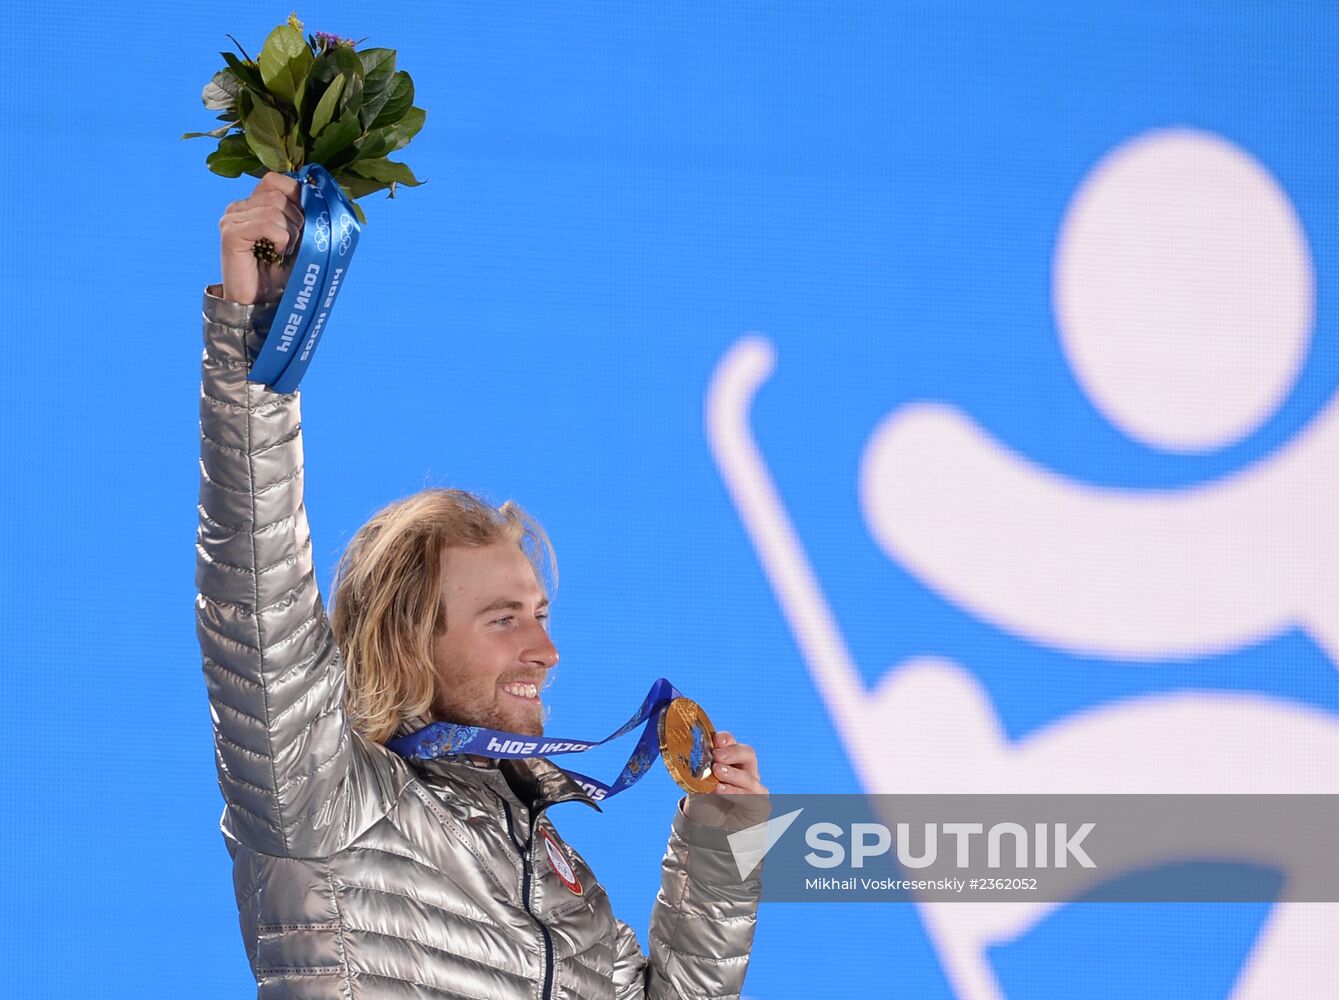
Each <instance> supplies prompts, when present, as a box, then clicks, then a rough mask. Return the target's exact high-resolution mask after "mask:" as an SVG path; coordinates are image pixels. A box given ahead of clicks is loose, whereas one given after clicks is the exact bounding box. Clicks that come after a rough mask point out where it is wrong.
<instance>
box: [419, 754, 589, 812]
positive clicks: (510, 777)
mask: <svg viewBox="0 0 1339 1000" xmlns="http://www.w3.org/2000/svg"><path fill="white" fill-rule="evenodd" d="M404 761H405V763H406V764H408V765H409V766H410V767H412V768H413V769H414V770H415V771H418V772H419V773H421V774H425V775H436V776H438V777H452V778H455V779H457V780H458V779H459V778H460V777H461V776H462V774H469V775H472V776H473V777H474V778H475V779H476V780H480V781H483V782H485V783H489V784H491V783H493V782H494V781H495V780H496V779H497V778H498V777H501V778H502V779H503V781H505V782H506V785H507V787H508V788H509V789H510V790H511V792H512V794H513V795H515V796H516V798H517V799H518V800H519V801H520V803H521V804H522V805H524V806H525V807H526V809H528V810H529V811H530V812H531V813H532V814H538V813H540V812H543V811H544V810H545V809H547V808H548V807H549V806H552V805H557V804H558V803H559V802H581V803H584V804H585V805H588V806H590V807H591V808H593V809H595V810H596V811H597V812H602V811H603V810H601V809H600V807H599V805H598V804H597V803H596V802H595V800H594V799H592V798H591V797H590V796H589V795H587V794H586V792H585V790H584V789H582V787H581V786H580V785H578V784H577V783H576V782H575V781H574V780H573V779H572V778H570V777H568V775H567V773H566V772H565V771H563V770H562V769H561V768H560V767H558V766H557V765H556V764H554V763H553V762H552V761H550V760H549V759H548V758H546V757H525V758H522V759H519V760H510V759H508V760H492V759H489V758H486V757H475V756H471V755H468V754H453V755H451V756H449V757H434V758H431V759H429V760H422V759H419V758H415V757H407V758H404Z"/></svg>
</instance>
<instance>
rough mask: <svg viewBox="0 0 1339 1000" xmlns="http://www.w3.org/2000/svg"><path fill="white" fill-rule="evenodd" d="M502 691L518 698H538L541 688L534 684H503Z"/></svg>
mask: <svg viewBox="0 0 1339 1000" xmlns="http://www.w3.org/2000/svg"><path fill="white" fill-rule="evenodd" d="M502 690H503V691H506V692H507V694H514V695H516V697H518V698H538V697H539V688H538V687H537V686H536V685H534V684H503V685H502Z"/></svg>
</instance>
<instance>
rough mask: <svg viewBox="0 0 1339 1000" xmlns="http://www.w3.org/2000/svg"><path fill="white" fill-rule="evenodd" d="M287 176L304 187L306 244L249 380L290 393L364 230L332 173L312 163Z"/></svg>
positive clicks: (308, 360) (306, 363) (307, 361)
mask: <svg viewBox="0 0 1339 1000" xmlns="http://www.w3.org/2000/svg"><path fill="white" fill-rule="evenodd" d="M288 176H290V177H293V178H295V179H296V180H297V181H298V182H299V183H300V184H301V185H302V192H301V199H302V214H303V217H304V224H303V227H302V242H301V243H300V244H299V246H298V253H297V259H296V261H295V262H294V264H293V274H292V276H291V277H290V278H289V279H288V287H287V288H286V289H284V296H283V298H282V299H280V301H279V307H278V309H277V310H276V311H275V315H274V323H273V324H272V325H271V327H270V333H269V335H268V336H267V337H266V338H265V346H264V347H263V348H261V351H260V355H259V356H258V357H257V358H256V360H255V362H254V363H253V364H252V365H251V371H250V373H249V374H248V375H247V378H248V379H250V380H251V381H252V382H262V383H264V384H266V385H268V386H269V387H270V388H272V389H273V390H274V391H275V392H292V391H293V390H294V389H296V388H297V387H298V383H299V382H301V381H302V376H303V375H305V374H306V372H307V367H308V366H309V365H310V364H311V359H312V355H313V354H314V353H315V351H316V345H317V342H318V341H319V339H320V336H321V332H322V331H323V330H324V329H325V324H326V321H327V320H328V319H329V317H330V311H331V310H332V309H333V308H334V305H335V300H336V299H337V298H338V296H339V290H340V288H341V287H343V283H344V275H345V274H346V273H347V271H348V267H349V262H350V261H351V260H352V259H353V251H354V249H355V248H356V247H357V246H358V237H359V236H360V235H361V233H362V227H361V226H360V225H359V224H358V220H357V218H356V217H355V215H354V211H353V205H352V204H351V203H350V202H349V199H348V198H347V197H345V195H344V192H343V191H342V190H341V189H340V186H339V184H337V183H336V182H335V179H334V178H333V177H331V176H330V172H329V171H328V170H326V169H325V167H323V166H321V165H320V164H319V163H310V164H308V165H306V166H304V167H302V168H301V169H299V170H297V171H296V172H293V173H290V174H289V175H288Z"/></svg>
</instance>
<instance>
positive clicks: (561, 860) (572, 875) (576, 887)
mask: <svg viewBox="0 0 1339 1000" xmlns="http://www.w3.org/2000/svg"><path fill="white" fill-rule="evenodd" d="M539 835H540V837H541V838H542V839H543V841H544V851H545V852H546V853H547V854H548V856H549V867H551V868H552V869H553V873H554V874H555V875H557V876H558V878H560V879H562V883H563V885H565V886H567V888H569V889H571V890H572V891H573V892H574V893H576V894H577V895H578V896H580V895H581V883H580V882H579V881H577V873H576V872H574V871H573V870H572V866H571V865H570V864H569V863H568V861H567V855H566V854H564V853H563V849H562V848H561V847H559V846H558V841H556V840H555V839H554V838H553V836H552V835H551V834H550V833H549V831H548V830H540V831H539Z"/></svg>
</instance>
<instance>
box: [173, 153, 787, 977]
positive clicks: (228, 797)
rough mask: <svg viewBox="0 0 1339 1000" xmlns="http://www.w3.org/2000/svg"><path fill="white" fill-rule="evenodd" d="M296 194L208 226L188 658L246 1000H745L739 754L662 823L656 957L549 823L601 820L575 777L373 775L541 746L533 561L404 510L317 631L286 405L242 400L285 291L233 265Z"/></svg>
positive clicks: (473, 766)
mask: <svg viewBox="0 0 1339 1000" xmlns="http://www.w3.org/2000/svg"><path fill="white" fill-rule="evenodd" d="M298 194H299V187H298V182H297V181H295V180H294V179H292V178H290V177H287V176H284V175H281V174H274V173H272V174H269V175H267V176H266V177H265V178H263V179H262V180H261V182H260V183H259V184H258V185H257V187H256V189H255V191H254V192H253V193H252V195H251V196H250V197H248V198H247V199H245V200H244V201H241V202H237V203H235V204H233V205H231V206H229V207H228V210H227V212H226V213H225V214H224V216H223V218H222V220H221V222H220V230H221V234H222V239H221V244H222V245H221V253H222V265H223V281H222V286H221V288H220V287H218V286H215V287H213V288H211V289H209V290H208V291H207V292H206V295H205V301H204V337H205V350H204V360H203V374H202V394H201V402H200V425H201V485H200V527H199V536H198V544H197V556H198V560H197V585H198V587H199V591H200V596H199V599H198V601H197V606H196V612H197V615H196V618H197V631H198V634H199V639H200V645H201V650H202V652H203V655H204V671H205V677H206V680H207V682H208V687H209V699H210V706H211V714H212V717H213V722H214V737H215V749H216V760H217V764H218V773H219V784H220V786H221V788H222V790H223V795H224V799H225V802H226V807H225V809H224V813H223V820H222V829H223V835H224V839H225V841H226V843H227V847H228V850H229V852H230V854H231V855H232V858H233V866H234V884H235V888H236V894H237V905H238V909H239V912H240V920H241V926H242V936H243V938H244V940H245V943H246V949H247V955H248V958H249V959H250V962H251V969H252V972H253V973H254V975H255V977H256V982H257V986H258V995H259V997H261V998H264V1000H278V998H299V997H301V998H326V997H329V998H332V1000H333V998H343V1000H372V998H396V1000H399V998H405V1000H407V998H424V1000H426V998H440V1000H445V998H469V1000H498V998H508V997H516V998H518V1000H519V998H526V1000H549V998H577V997H581V998H597V997H609V998H620V1000H621V998H634V997H649V998H669V997H677V998H705V997H734V996H737V995H738V994H739V993H740V990H741V988H742V985H743V981H744V973H745V970H746V968H747V965H748V958H749V949H750V947H751V944H752V939H753V929H754V922H755V919H756V913H757V901H758V893H759V878H758V874H757V873H756V872H754V873H753V874H752V875H750V876H749V877H747V878H744V879H741V878H740V877H739V873H738V870H737V869H736V867H735V864H734V861H733V859H732V857H731V854H730V851H729V848H728V844H727V841H726V825H725V824H726V817H727V815H728V813H729V812H730V809H729V806H730V805H731V804H732V801H731V800H732V799H733V800H736V801H743V800H742V799H738V797H739V796H749V797H752V796H758V795H763V794H765V793H766V789H765V788H764V787H763V785H762V783H761V781H760V779H759V775H758V764H757V756H756V754H755V753H754V752H753V750H752V749H750V748H749V747H748V746H746V745H744V744H741V743H738V742H737V741H735V740H734V739H733V738H732V737H731V736H730V735H729V734H728V733H724V732H722V733H718V734H717V738H716V741H715V746H714V747H713V751H712V752H713V756H714V763H713V765H712V767H713V772H714V773H715V774H716V776H717V778H718V779H719V781H720V784H719V785H718V786H717V787H716V789H715V790H714V792H712V793H711V794H706V795H690V796H688V797H687V798H686V799H684V800H682V801H681V802H680V803H679V807H678V809H677V810H676V812H675V815H674V818H673V823H672V826H671V830H670V836H669V844H668V847H667V849H666V853H665V859H664V865H663V870H662V883H661V891H660V893H659V894H658V896H657V898H656V903H655V907H654V910H653V912H652V916H651V925H650V934H649V944H650V949H649V951H650V953H649V955H644V954H643V953H642V951H641V948H640V946H639V944H638V942H637V938H636V935H635V934H634V932H633V931H632V929H631V928H630V927H629V926H628V925H627V924H625V923H623V922H622V921H620V920H618V919H617V918H616V917H615V916H614V915H613V912H612V910H611V909H610V904H609V899H608V897H607V896H606V894H605V892H604V889H603V888H602V886H601V885H600V883H599V882H598V881H597V880H596V878H595V876H594V874H593V873H592V872H591V870H590V868H589V867H588V866H587V864H586V862H585V861H584V860H583V859H582V857H581V855H579V854H578V853H577V852H576V851H575V850H573V849H572V847H571V846H570V845H568V844H567V843H566V842H564V841H563V839H562V838H561V837H560V836H559V834H558V832H557V830H556V829H555V827H554V826H553V823H552V822H551V821H550V819H549V817H548V815H547V810H548V808H549V807H550V806H552V805H554V804H555V803H559V802H573V801H574V802H584V803H586V804H588V805H593V802H592V801H591V799H590V797H589V796H588V794H587V793H586V792H585V791H584V790H583V789H582V787H581V786H579V785H578V784H577V783H576V782H575V781H574V780H573V779H572V778H570V777H568V776H567V775H566V774H565V773H564V772H563V771H561V770H560V769H558V768H557V767H555V766H554V765H553V764H551V763H550V762H548V761H547V760H545V759H543V758H529V759H524V760H504V761H501V762H499V761H497V760H490V759H482V758H477V757H470V756H451V757H442V758H437V759H432V760H411V759H405V758H402V757H400V756H398V755H396V754H395V753H392V752H391V751H390V750H388V749H387V748H386V746H385V743H386V742H387V741H388V740H390V739H392V738H393V737H395V736H396V735H405V734H407V733H409V732H412V731H414V730H416V729H418V728H421V727H422V726H424V725H427V724H429V723H431V722H436V721H449V722H456V723H462V724H467V725H477V726H485V727H489V728H493V729H501V730H508V731H512V732H518V733H526V734H532V735H539V734H540V733H541V732H542V726H543V709H542V701H541V698H540V691H541V689H542V688H543V686H544V681H545V677H546V675H547V674H548V671H549V670H550V669H551V668H552V667H553V666H554V664H555V663H557V661H558V652H557V650H556V649H555V648H554V645H553V642H552V640H551V639H550V637H549V633H548V627H547V620H548V604H549V602H548V596H547V592H546V589H545V584H544V576H543V574H542V573H541V572H540V571H539V569H540V567H541V566H542V565H543V564H544V563H545V558H546V556H547V557H548V559H549V560H550V561H551V550H550V549H549V545H548V541H547V538H546V537H545V535H544V533H543V531H542V529H540V527H539V526H538V524H536V523H535V522H534V521H533V520H532V519H531V518H530V517H529V516H527V515H526V514H525V513H524V512H523V511H522V510H520V509H519V508H518V507H517V506H516V505H514V504H511V503H507V504H504V505H503V506H502V507H500V508H493V507H492V506H490V505H489V504H487V503H485V502H483V501H481V500H480V499H478V498H477V497H475V496H472V495H471V494H468V493H465V492H462V491H459V490H428V491H424V492H422V493H418V494H415V495H413V496H411V497H408V498H406V499H404V500H401V501H398V502H396V503H393V504H391V505H390V506H389V507H387V508H386V509H384V510H382V511H381V512H380V513H378V514H377V515H376V516H375V517H373V519H372V520H371V521H369V522H368V523H367V524H366V525H365V526H364V527H363V528H362V529H360V530H359V532H358V533H357V535H356V536H355V538H354V539H353V541H352V542H351V543H350V545H349V548H348V551H347V553H346V554H345V557H344V559H343V561H342V563H341V566H340V571H339V573H338V582H337V585H336V588H335V595H334V602H333V610H332V613H331V616H330V618H329V619H327V617H326V615H325V613H324V611H323V608H322V603H321V598H320V595H319V594H318V592H317V587H316V578H315V575H314V573H313V570H312V559H311V542H310V539H309V537H308V531H307V520H306V515H305V512H304V509H303V503H302V483H303V478H302V476H303V469H302V439H301V423H300V419H299V413H298V395H297V394H296V393H293V394H288V395H284V394H279V393H275V392H271V391H270V390H268V389H267V388H265V387H264V386H262V385H259V384H254V383H251V382H248V381H247V372H248V369H249V367H250V365H251V363H252V362H253V361H254V360H255V358H256V356H257V354H258V353H259V351H260V348H261V347H262V346H263V343H264V338H265V335H266V333H267V331H268V329H269V325H270V322H271V321H272V320H273V318H274V311H275V303H277V301H278V300H279V298H280V296H281V294H282V292H283V287H284V283H285V282H286V281H287V279H288V272H287V271H286V270H285V269H284V268H282V267H272V266H270V265H261V264H258V263H257V262H256V259H255V257H254V255H253V253H252V247H253V246H254V245H255V243H256V242H257V241H259V240H262V239H268V240H270V241H271V242H272V243H273V244H274V245H275V247H276V248H278V249H279V250H280V251H281V252H283V251H286V250H287V249H288V248H289V247H293V246H296V245H297V242H298V240H299V238H300V235H301V228H302V212H301V209H300V208H299V200H298Z"/></svg>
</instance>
